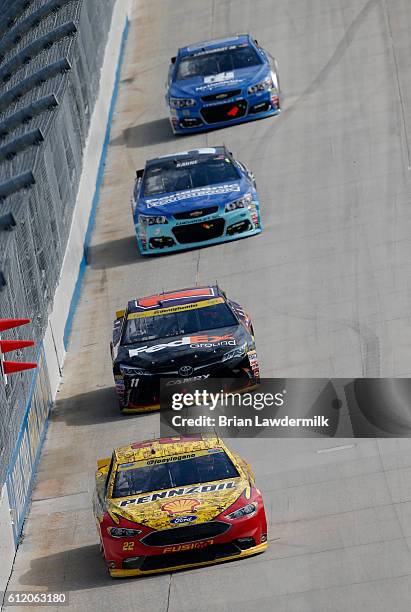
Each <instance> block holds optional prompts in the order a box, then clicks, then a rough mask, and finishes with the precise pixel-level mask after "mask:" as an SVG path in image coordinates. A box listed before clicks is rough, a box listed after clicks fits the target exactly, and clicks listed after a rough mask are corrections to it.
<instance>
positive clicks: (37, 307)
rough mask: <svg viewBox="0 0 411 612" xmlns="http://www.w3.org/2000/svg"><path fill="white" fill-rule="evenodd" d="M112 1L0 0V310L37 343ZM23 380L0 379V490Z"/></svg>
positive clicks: (26, 379)
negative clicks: (23, 322) (24, 323)
mask: <svg viewBox="0 0 411 612" xmlns="http://www.w3.org/2000/svg"><path fill="white" fill-rule="evenodd" d="M115 1H116V0H85V1H84V0H7V2H2V0H0V9H2V11H0V15H1V16H0V34H1V38H0V217H2V216H3V215H7V214H8V213H11V214H12V216H13V218H14V219H15V222H16V224H15V226H13V225H12V224H6V227H8V228H9V229H11V231H6V230H5V229H0V318H13V317H18V316H20V315H24V316H28V317H30V318H31V319H32V321H33V322H32V325H31V329H30V337H31V338H33V339H34V340H36V341H37V342H38V343H41V340H42V339H43V337H44V333H45V329H46V325H47V318H48V313H49V312H50V310H51V307H52V301H53V296H54V293H55V290H56V287H57V283H58V279H59V275H60V270H61V265H62V261H63V257H64V253H65V249H66V245H67V240H68V235H69V230H70V225H71V220H72V215H73V210H74V205H75V200H76V194H77V190H78V184H79V180H80V174H81V168H82V156H83V150H84V146H85V142H86V138H87V133H88V129H89V123H90V116H91V113H92V110H93V107H94V103H95V100H96V97H97V93H98V86H99V78H100V68H101V65H102V60H103V54H104V49H105V44H106V40H107V35H108V30H109V27H110V23H111V17H112V11H113V6H114V3H115ZM17 335H18V332H16V333H14V332H9V333H8V334H7V337H8V338H10V339H14V338H16V337H17ZM20 335H22V334H20ZM35 350H36V349H34V348H33V349H25V351H24V359H27V360H35V357H36V352H35ZM19 358H22V356H20V357H19V355H17V359H19ZM32 381H33V377H32V376H31V375H30V374H27V373H22V374H16V375H14V376H13V377H10V380H9V382H8V384H7V386H4V384H3V383H2V382H1V381H0V488H1V485H2V484H3V483H4V481H5V475H6V470H7V466H8V464H9V461H10V458H11V454H12V451H13V449H14V447H15V444H16V440H17V436H18V432H19V430H20V428H21V425H22V422H23V415H24V414H25V410H26V405H27V402H28V399H29V397H30V394H31V393H32V389H31V384H32Z"/></svg>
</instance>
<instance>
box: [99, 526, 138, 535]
mask: <svg viewBox="0 0 411 612" xmlns="http://www.w3.org/2000/svg"><path fill="white" fill-rule="evenodd" d="M107 533H108V534H109V535H110V536H111V537H112V538H132V537H134V536H137V535H139V534H140V533H141V529H128V528H126V527H107Z"/></svg>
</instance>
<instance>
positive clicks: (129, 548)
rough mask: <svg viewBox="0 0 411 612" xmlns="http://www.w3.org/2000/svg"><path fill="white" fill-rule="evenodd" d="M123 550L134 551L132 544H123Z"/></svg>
mask: <svg viewBox="0 0 411 612" xmlns="http://www.w3.org/2000/svg"><path fill="white" fill-rule="evenodd" d="M123 550H134V542H124V544H123Z"/></svg>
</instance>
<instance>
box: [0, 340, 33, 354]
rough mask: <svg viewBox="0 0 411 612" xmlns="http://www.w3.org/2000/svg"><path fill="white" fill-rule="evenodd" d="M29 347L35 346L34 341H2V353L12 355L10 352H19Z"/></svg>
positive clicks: (0, 348)
mask: <svg viewBox="0 0 411 612" xmlns="http://www.w3.org/2000/svg"><path fill="white" fill-rule="evenodd" d="M28 346H34V342H33V341H32V340H0V351H1V352H2V353H10V351H17V350H18V349H22V348H27V347H28Z"/></svg>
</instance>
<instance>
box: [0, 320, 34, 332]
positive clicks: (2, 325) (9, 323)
mask: <svg viewBox="0 0 411 612" xmlns="http://www.w3.org/2000/svg"><path fill="white" fill-rule="evenodd" d="M27 323H30V319H0V332H2V331H5V330H6V329H13V327H20V325H27Z"/></svg>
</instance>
